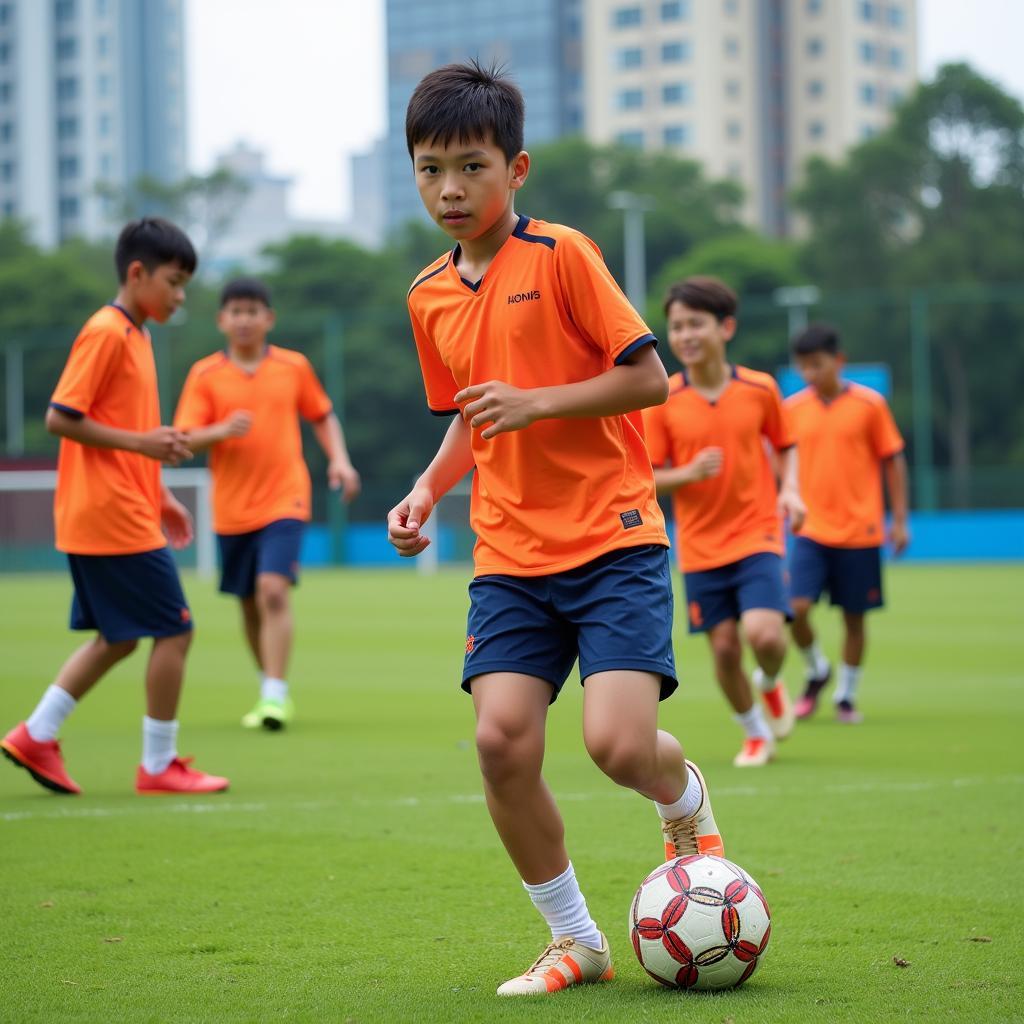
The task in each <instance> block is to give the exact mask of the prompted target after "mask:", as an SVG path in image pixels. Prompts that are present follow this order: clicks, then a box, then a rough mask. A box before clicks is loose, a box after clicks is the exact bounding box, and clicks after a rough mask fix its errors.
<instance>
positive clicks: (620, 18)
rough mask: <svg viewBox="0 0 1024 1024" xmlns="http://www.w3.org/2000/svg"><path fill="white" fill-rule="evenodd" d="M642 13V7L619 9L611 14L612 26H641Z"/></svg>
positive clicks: (642, 20)
mask: <svg viewBox="0 0 1024 1024" xmlns="http://www.w3.org/2000/svg"><path fill="white" fill-rule="evenodd" d="M643 22H644V12H643V8H642V7H619V8H617V9H616V10H615V12H614V13H613V14H612V24H613V25H614V26H615V27H616V28H631V27H632V26H634V25H642V24H643Z"/></svg>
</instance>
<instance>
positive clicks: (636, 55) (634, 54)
mask: <svg viewBox="0 0 1024 1024" xmlns="http://www.w3.org/2000/svg"><path fill="white" fill-rule="evenodd" d="M643 63H644V51H643V50H642V49H641V48H640V47H639V46H626V47H623V48H622V49H621V50H617V51H616V53H615V66H616V67H617V68H619V69H620V70H623V71H625V70H628V69H629V68H639V67H643Z"/></svg>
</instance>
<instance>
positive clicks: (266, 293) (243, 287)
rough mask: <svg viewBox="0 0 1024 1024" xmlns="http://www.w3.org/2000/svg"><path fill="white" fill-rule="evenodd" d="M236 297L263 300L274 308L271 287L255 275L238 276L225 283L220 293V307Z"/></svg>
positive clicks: (266, 304)
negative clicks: (271, 299) (271, 302)
mask: <svg viewBox="0 0 1024 1024" xmlns="http://www.w3.org/2000/svg"><path fill="white" fill-rule="evenodd" d="M235 299H251V300H252V301H253V302H262V303H263V305H264V306H266V307H267V309H270V308H272V307H271V304H270V289H269V288H268V287H267V286H266V285H265V284H264V283H263V282H262V281H258V280H256V278H255V277H236V278H234V280H231V281H228V283H227V284H226V285H224V287H223V289H222V290H221V293H220V308H221V309H223V308H224V307H225V306H226V305H227V304H228V303H229V302H232V301H233V300H235Z"/></svg>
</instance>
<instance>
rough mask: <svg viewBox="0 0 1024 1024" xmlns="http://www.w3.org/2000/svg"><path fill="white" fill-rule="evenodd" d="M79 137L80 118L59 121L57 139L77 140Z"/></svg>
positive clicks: (66, 118)
mask: <svg viewBox="0 0 1024 1024" xmlns="http://www.w3.org/2000/svg"><path fill="white" fill-rule="evenodd" d="M77 137H78V118H75V117H61V118H58V120H57V138H58V139H75V138H77Z"/></svg>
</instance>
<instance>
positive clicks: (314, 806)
mask: <svg viewBox="0 0 1024 1024" xmlns="http://www.w3.org/2000/svg"><path fill="white" fill-rule="evenodd" d="M1022 784H1024V775H993V776H983V775H976V776H968V777H965V778H957V779H949V780H919V781H909V780H908V781H905V782H861V783H858V782H850V783H833V784H829V785H825V786H821V787H820V788H819V792H821V793H925V792H930V791H934V790H939V789H946V788H949V787H953V788H957V789H963V788H967V787H970V786H1019V785H1022ZM804 792H806V790H805V789H803V788H800V787H788V788H787V787H782V786H770V785H769V786H716V787H715V789H714V795H715V798H716V799H718V798H720V797H724V798H729V797H786V796H795V795H797V794H800V793H804ZM555 796H556V799H557V800H558V801H559V802H560V803H583V802H588V801H593V800H628V799H633V797H634V795H633V794H632V793H630V792H629V791H627V790H621V789H606V790H602V791H600V792H597V791H595V792H592V793H557V792H556V794H555ZM52 799H53V800H61V801H65V800H70V799H73V798H70V797H53V798H52ZM483 802H484V798H483V794H482V793H451V794H448V795H447V796H427V797H419V796H405V797H397V798H393V799H391V800H380V799H373V798H370V797H361V796H356V797H350V798H349V799H347V800H346V799H343V798H339V799H337V800H306V801H298V802H294V801H290V800H289V801H281V802H280V803H277V804H275V803H232V802H231V801H225V800H221V799H218V798H217V797H210V798H209V799H208V800H203V801H201V802H194V803H192V802H189V803H184V802H180V801H178V802H175V803H164V802H161V800H160V798H159V797H155V798H150V799H148V800H145V801H139V802H138V803H135V804H130V805H125V806H123V807H55V808H52V809H47V810H42V809H40V810H29V811H4V812H0V824H13V823H16V822H19V821H39V820H43V819H50V820H61V819H77V818H122V817H128V816H138V815H154V814H162V813H167V812H170V813H171V814H262V813H264V812H267V811H271V810H277V809H288V810H298V811H314V812H319V811H324V810H328V809H331V808H335V809H339V808H341V807H343V806H345V805H346V804H349V805H355V806H358V807H429V806H438V805H444V804H482V803H483Z"/></svg>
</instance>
